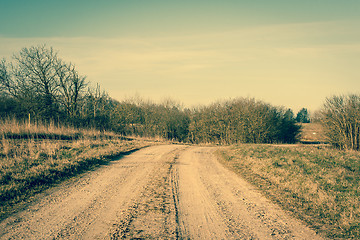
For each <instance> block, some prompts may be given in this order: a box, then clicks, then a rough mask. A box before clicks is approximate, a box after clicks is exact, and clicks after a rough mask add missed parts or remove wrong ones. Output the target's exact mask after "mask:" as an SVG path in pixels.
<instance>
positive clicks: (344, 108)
mask: <svg viewBox="0 0 360 240" xmlns="http://www.w3.org/2000/svg"><path fill="white" fill-rule="evenodd" d="M320 121H321V123H322V125H323V127H324V130H325V134H326V136H327V138H328V141H329V143H331V144H332V145H333V146H335V147H337V148H339V149H353V150H359V148H360V95H358V94H350V95H340V96H332V97H329V98H327V99H326V102H325V104H324V105H323V108H322V110H321V113H320Z"/></svg>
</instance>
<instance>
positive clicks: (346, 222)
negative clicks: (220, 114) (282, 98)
mask: <svg viewBox="0 0 360 240" xmlns="http://www.w3.org/2000/svg"><path fill="white" fill-rule="evenodd" d="M219 153H220V154H221V155H222V156H223V157H222V158H221V159H222V160H221V161H222V163H223V164H224V165H225V166H227V167H229V168H230V169H232V170H234V171H235V172H237V173H239V174H241V175H242V176H244V177H245V178H246V179H247V180H249V181H250V182H252V183H253V184H255V185H256V186H257V187H259V188H260V189H261V190H263V191H264V192H265V193H266V195H267V196H269V197H270V198H271V199H272V200H273V201H275V202H277V203H278V204H279V205H281V206H283V207H284V208H285V209H287V210H290V211H292V212H293V213H294V214H295V215H296V216H297V217H299V218H300V219H302V220H304V221H305V222H307V223H308V224H309V225H310V226H312V227H313V228H314V229H315V230H317V231H319V232H322V233H324V234H326V235H327V236H328V237H330V238H352V239H359V238H360V208H359V206H360V153H359V152H355V151H346V152H345V151H339V150H335V149H331V148H329V147H326V146H318V147H316V146H303V145H297V146H292V147H291V146H288V145H287V146H272V145H247V144H244V145H237V146H233V147H230V148H227V149H223V150H221V151H220V152H219Z"/></svg>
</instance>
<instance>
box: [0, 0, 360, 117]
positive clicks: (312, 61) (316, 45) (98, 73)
mask: <svg viewBox="0 0 360 240" xmlns="http://www.w3.org/2000/svg"><path fill="white" fill-rule="evenodd" d="M44 43H45V44H47V45H48V46H52V47H53V48H54V49H56V50H58V52H59V56H60V57H61V58H62V59H64V60H67V61H71V62H73V63H74V64H75V65H76V66H77V68H78V71H79V72H80V73H81V74H83V75H86V76H87V79H88V80H89V81H91V82H93V83H96V82H98V83H100V84H101V86H102V87H103V88H104V89H105V90H106V91H107V92H108V93H109V94H110V96H112V97H113V98H115V99H118V100H122V99H124V98H126V97H131V96H134V95H136V94H137V95H140V96H142V97H144V98H150V99H153V100H155V101H160V100H161V99H164V98H167V97H171V98H173V99H175V100H179V101H180V102H182V103H184V104H185V105H186V106H192V105H198V104H208V103H211V102H214V101H216V100H220V99H229V98H235V97H255V98H256V99H259V100H264V101H265V102H269V103H271V104H273V105H277V106H284V107H289V108H292V109H293V110H294V111H295V112H296V111H298V110H299V109H300V108H301V107H306V108H308V109H309V110H316V109H317V108H319V107H320V106H321V105H322V104H323V102H324V100H325V98H326V97H328V96H331V95H333V94H343V93H344V94H346V93H359V90H360V0H345V1H339V0H303V1H299V0H296V1H295V0H272V1H269V0H247V1H244V0H221V1H220V0H217V1H215V0H204V1H200V0H198V1H196V0H191V1H190V0H182V1H178V0H116V1H115V0H113V1H106V0H103V1H98V0H97V1H95V0H87V1H76V0H62V1H49V0H43V1H41V0H31V1H29V0H13V1H11V0H0V58H3V57H4V58H6V59H8V60H10V59H11V56H12V54H13V53H16V52H18V51H20V49H21V48H22V47H30V46H32V45H39V44H44Z"/></svg>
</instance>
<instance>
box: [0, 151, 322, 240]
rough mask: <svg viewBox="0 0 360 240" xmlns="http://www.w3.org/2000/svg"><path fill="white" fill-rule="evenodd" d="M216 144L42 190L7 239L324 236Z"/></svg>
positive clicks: (151, 156)
mask: <svg viewBox="0 0 360 240" xmlns="http://www.w3.org/2000/svg"><path fill="white" fill-rule="evenodd" d="M213 151H214V148H203V147H187V146H180V145H163V146H154V147H149V148H145V149H143V150H140V151H138V152H135V153H133V154H131V155H128V156H125V157H123V158H122V159H119V160H117V161H113V162H111V164H109V165H107V166H104V167H102V168H100V169H97V170H96V171H93V172H89V173H87V174H84V175H82V176H81V177H80V178H77V179H72V180H70V181H67V182H66V183H64V184H61V185H59V186H57V187H55V188H53V189H51V190H48V191H47V192H45V193H43V194H40V195H39V197H38V199H37V200H36V201H35V202H34V203H33V204H32V205H31V206H29V208H28V209H27V210H25V211H23V212H19V213H17V214H15V215H13V216H11V217H9V218H7V219H5V220H4V221H2V222H1V223H0V239H122V238H125V239H152V238H154V239H159V238H160V239H320V237H319V236H317V235H315V233H314V232H313V231H311V230H310V229H308V228H307V227H305V226H304V225H302V224H301V223H300V222H299V221H297V220H294V219H293V218H291V217H289V216H288V215H287V214H285V213H284V212H283V211H282V210H281V209H280V208H279V207H277V206H275V205H274V204H272V203H270V202H269V201H268V200H267V199H265V198H264V197H263V196H262V195H261V194H260V193H259V192H257V190H255V189H254V188H253V187H252V186H251V185H249V184H248V183H247V182H245V181H244V180H242V179H241V178H239V177H238V176H236V175H235V174H234V173H232V172H230V171H228V170H227V169H225V168H224V167H222V165H220V164H219V163H218V162H217V161H216V158H215V156H214V155H213V154H212V152H213Z"/></svg>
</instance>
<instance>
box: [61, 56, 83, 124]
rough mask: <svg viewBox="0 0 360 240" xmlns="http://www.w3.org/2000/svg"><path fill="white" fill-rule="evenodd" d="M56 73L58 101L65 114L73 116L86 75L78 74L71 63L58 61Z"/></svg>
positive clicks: (76, 111)
mask: <svg viewBox="0 0 360 240" xmlns="http://www.w3.org/2000/svg"><path fill="white" fill-rule="evenodd" d="M56 74H57V77H58V84H59V93H60V96H59V102H60V103H61V104H62V105H63V106H64V107H65V111H66V114H67V115H68V116H69V117H70V118H74V117H75V116H76V115H77V114H78V110H79V109H78V108H79V106H78V105H79V99H80V97H81V95H82V93H83V92H84V91H85V89H86V86H87V83H86V81H85V79H86V77H84V76H80V75H79V73H78V72H77V71H76V70H75V66H74V65H72V64H67V63H63V62H62V61H60V60H59V61H58V63H57V65H56Z"/></svg>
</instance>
